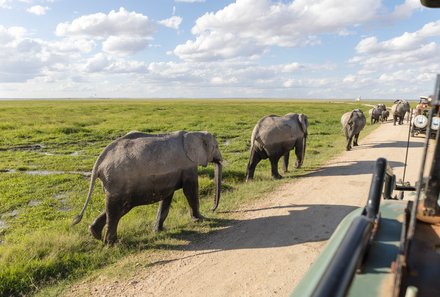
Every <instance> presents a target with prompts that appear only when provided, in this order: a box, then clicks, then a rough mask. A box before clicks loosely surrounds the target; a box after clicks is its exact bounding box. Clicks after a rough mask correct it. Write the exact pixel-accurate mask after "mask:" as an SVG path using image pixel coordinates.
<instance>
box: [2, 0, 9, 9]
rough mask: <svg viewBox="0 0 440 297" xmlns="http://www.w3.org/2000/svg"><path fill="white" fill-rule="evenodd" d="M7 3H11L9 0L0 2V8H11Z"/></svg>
mask: <svg viewBox="0 0 440 297" xmlns="http://www.w3.org/2000/svg"><path fill="white" fill-rule="evenodd" d="M9 2H11V0H0V8H4V9H10V8H11V6H10V5H9Z"/></svg>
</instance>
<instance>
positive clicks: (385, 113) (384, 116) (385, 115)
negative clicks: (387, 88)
mask: <svg viewBox="0 0 440 297" xmlns="http://www.w3.org/2000/svg"><path fill="white" fill-rule="evenodd" d="M389 116H390V112H389V111H388V110H383V111H382V114H381V116H380V121H381V122H386V121H388V117H389Z"/></svg>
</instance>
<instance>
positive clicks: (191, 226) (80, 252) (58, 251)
mask: <svg viewBox="0 0 440 297" xmlns="http://www.w3.org/2000/svg"><path fill="white" fill-rule="evenodd" d="M355 108H360V109H361V110H363V111H364V113H365V114H366V116H367V117H368V109H369V108H370V107H367V106H365V105H363V104H362V103H361V102H348V101H346V102H342V101H340V102H330V101H324V100H319V101H318V100H317V101H297V100H278V101H276V100H270V101H269V100H244V99H243V100H242V99H240V100H238V99H237V100H47V101H44V100H29V101H21V100H19V101H1V102H0V156H1V158H0V296H23V295H34V294H37V295H41V296H51V295H52V296H56V295H59V294H61V293H62V291H63V288H65V287H66V286H68V285H69V284H71V283H73V282H76V281H78V280H80V279H81V278H83V277H90V276H93V274H96V273H107V272H108V271H109V269H110V271H111V267H116V268H114V269H115V270H120V269H119V268H120V267H121V265H122V264H120V263H121V262H122V261H123V259H124V258H126V257H128V256H130V257H133V256H135V257H136V256H137V255H143V256H142V258H143V259H147V260H146V261H148V255H150V254H153V253H160V252H161V251H163V250H166V249H173V247H174V246H177V245H179V246H181V245H182V243H185V242H189V241H197V240H201V239H203V238H206V237H207V236H209V234H210V233H212V232H214V231H215V230H218V229H220V228H223V227H224V226H225V222H227V221H228V219H230V218H231V217H232V216H234V213H233V212H228V211H233V210H235V209H238V208H239V207H240V205H244V204H246V203H248V202H250V201H255V200H256V199H264V197H265V195H267V193H269V192H270V191H272V190H274V189H275V188H276V187H278V186H280V185H281V184H282V183H285V182H288V181H291V180H292V179H295V178H296V177H298V176H301V175H303V174H305V173H307V172H310V171H313V170H314V169H316V168H318V167H319V166H320V165H322V164H323V163H324V162H325V161H327V160H329V159H330V158H331V157H333V156H335V155H336V154H338V153H339V152H341V151H342V150H344V148H345V139H344V136H343V132H342V128H341V124H340V118H341V115H342V114H343V113H344V112H347V111H350V110H352V109H355ZM289 112H295V113H304V114H306V115H307V116H308V119H309V136H308V140H307V150H306V156H305V161H304V164H303V167H302V168H301V169H299V170H295V169H294V168H293V166H292V162H293V161H294V159H295V158H294V154H293V152H292V153H291V164H290V165H289V166H290V172H288V173H286V174H284V177H285V178H284V179H282V180H272V179H271V176H270V165H269V162H268V161H267V160H263V161H262V162H261V163H260V164H259V165H258V166H257V169H256V173H255V180H254V181H253V182H251V183H245V172H246V165H247V162H248V158H249V148H250V136H251V133H252V129H253V127H254V125H255V124H256V122H257V121H258V120H259V119H260V118H261V117H263V116H265V115H269V114H277V115H284V114H286V113H289ZM372 129H374V126H372V125H369V120H367V126H366V128H365V129H364V130H363V132H362V133H361V137H362V136H365V135H366V134H368V132H369V131H371V130H372ZM133 130H137V131H142V132H146V133H166V132H172V131H177V130H186V131H209V132H210V133H212V134H213V135H214V136H215V137H216V139H217V141H218V143H219V146H220V150H221V152H222V155H223V159H224V161H223V166H224V167H223V185H222V198H221V201H220V206H219V208H218V210H217V212H215V213H212V212H211V211H210V208H211V207H212V203H213V196H214V181H213V176H214V168H213V166H212V165H208V167H206V168H203V167H200V168H199V193H200V201H201V213H202V214H203V215H204V216H205V217H207V218H208V219H207V220H204V221H203V222H201V223H194V222H192V221H191V219H190V216H189V208H188V206H187V202H186V199H185V198H184V196H183V193H182V191H181V190H180V191H177V192H176V193H175V195H174V198H173V202H172V206H171V210H170V214H169V216H168V218H167V220H166V221H165V228H166V230H165V231H163V232H160V233H155V232H154V231H153V224H154V220H155V216H156V211H157V207H158V205H157V204H152V205H147V206H140V207H137V208H134V209H133V210H131V211H130V212H129V213H128V214H127V215H126V216H124V217H123V218H122V220H121V222H120V224H119V228H118V235H119V242H118V243H117V244H116V245H114V246H112V247H107V246H104V245H103V244H102V243H101V242H100V241H97V240H95V239H93V238H92V236H91V235H90V234H89V233H88V224H90V223H91V222H92V221H93V219H94V218H95V217H96V216H98V214H99V213H100V212H101V211H102V210H103V209H104V194H103V192H102V190H101V187H100V185H98V186H96V187H95V191H94V193H93V196H92V199H91V203H90V204H89V206H88V208H87V211H86V214H85V216H84V218H83V220H82V222H81V223H80V224H78V225H76V226H74V227H71V222H72V219H73V217H75V215H77V214H78V213H79V211H80V210H81V208H82V206H83V203H84V201H85V198H86V195H87V192H88V187H89V181H90V172H91V170H92V167H93V164H94V162H95V160H96V158H97V157H98V155H99V154H100V152H101V151H102V150H103V148H104V147H105V146H107V145H108V144H109V143H110V142H111V141H113V140H115V139H116V138H118V137H120V136H122V135H124V134H126V133H127V132H129V131H133ZM280 163H281V162H280ZM279 165H280V166H281V164H279ZM145 255H147V256H145ZM143 265H145V267H148V263H143ZM118 267H119V268H118ZM124 269H129V268H127V267H124ZM104 270H105V271H106V272H103V271H104ZM113 273H118V272H113Z"/></svg>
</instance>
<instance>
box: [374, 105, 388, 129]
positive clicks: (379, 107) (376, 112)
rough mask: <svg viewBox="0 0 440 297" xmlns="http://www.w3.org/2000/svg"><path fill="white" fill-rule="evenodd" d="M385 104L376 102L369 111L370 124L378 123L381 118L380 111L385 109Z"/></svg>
mask: <svg viewBox="0 0 440 297" xmlns="http://www.w3.org/2000/svg"><path fill="white" fill-rule="evenodd" d="M386 109H387V108H386V107H385V104H378V105H377V106H376V107H375V108H373V110H372V111H371V114H370V115H371V119H370V124H375V123H378V122H379V120H380V119H381V116H382V112H383V111H384V110H386Z"/></svg>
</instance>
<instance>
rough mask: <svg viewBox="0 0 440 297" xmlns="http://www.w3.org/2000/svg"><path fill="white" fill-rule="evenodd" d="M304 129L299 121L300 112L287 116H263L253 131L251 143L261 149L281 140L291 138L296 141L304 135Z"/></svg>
mask: <svg viewBox="0 0 440 297" xmlns="http://www.w3.org/2000/svg"><path fill="white" fill-rule="evenodd" d="M304 134H305V133H304V131H303V130H302V127H301V125H300V123H299V119H298V114H288V115H286V116H282V117H280V116H277V115H269V116H265V117H263V118H261V119H260V120H259V121H258V122H257V124H256V125H255V128H254V130H253V132H252V137H251V145H252V146H254V145H256V146H258V147H260V148H261V149H262V148H267V147H268V146H270V145H275V143H277V142H279V141H284V140H285V139H289V140H290V141H291V142H294V141H295V140H296V139H297V138H299V137H302V136H304Z"/></svg>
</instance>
